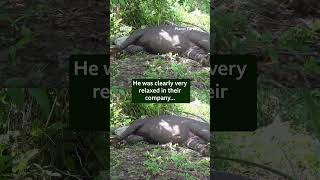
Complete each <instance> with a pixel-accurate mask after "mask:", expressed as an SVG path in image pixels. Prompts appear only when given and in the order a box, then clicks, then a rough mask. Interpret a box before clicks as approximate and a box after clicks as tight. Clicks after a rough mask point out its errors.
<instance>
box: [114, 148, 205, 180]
mask: <svg viewBox="0 0 320 180" xmlns="http://www.w3.org/2000/svg"><path fill="white" fill-rule="evenodd" d="M110 157H111V159H110V167H111V169H110V172H111V179H113V180H116V179H209V175H210V168H209V167H210V160H209V158H208V157H202V156H201V155H200V154H199V153H198V152H195V151H193V150H190V149H187V148H183V147H179V146H174V145H172V144H165V145H150V144H145V143H137V144H134V145H122V146H121V147H117V148H116V147H111V148H110Z"/></svg>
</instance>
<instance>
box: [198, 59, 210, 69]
mask: <svg viewBox="0 0 320 180" xmlns="http://www.w3.org/2000/svg"><path fill="white" fill-rule="evenodd" d="M200 63H201V65H202V66H206V67H209V66H210V60H209V59H208V58H203V59H201V60H200Z"/></svg>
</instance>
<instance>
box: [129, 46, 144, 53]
mask: <svg viewBox="0 0 320 180" xmlns="http://www.w3.org/2000/svg"><path fill="white" fill-rule="evenodd" d="M124 50H125V51H126V52H128V53H132V54H134V53H137V52H142V51H144V48H143V47H142V46H137V45H129V46H128V47H127V48H125V49H124Z"/></svg>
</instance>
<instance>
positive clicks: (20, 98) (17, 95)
mask: <svg viewBox="0 0 320 180" xmlns="http://www.w3.org/2000/svg"><path fill="white" fill-rule="evenodd" d="M7 93H8V95H9V97H10V99H11V100H12V102H13V103H14V104H16V105H17V106H21V105H22V104H23V103H24V99H25V97H26V94H25V92H24V89H23V88H8V89H7Z"/></svg>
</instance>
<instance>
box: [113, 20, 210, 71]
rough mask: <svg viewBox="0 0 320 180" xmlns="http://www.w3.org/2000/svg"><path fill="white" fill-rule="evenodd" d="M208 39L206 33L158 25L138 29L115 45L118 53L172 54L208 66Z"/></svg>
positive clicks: (118, 40) (119, 39)
mask: <svg viewBox="0 0 320 180" xmlns="http://www.w3.org/2000/svg"><path fill="white" fill-rule="evenodd" d="M209 39H210V35H209V33H207V32H202V31H198V30H195V29H192V28H188V27H181V26H175V25H160V26H152V27H147V28H144V29H138V30H136V31H134V32H133V33H132V34H130V35H129V36H128V37H121V38H118V39H116V40H115V44H116V45H117V46H118V48H119V50H120V51H122V50H125V51H127V52H129V53H135V52H139V51H146V52H149V53H151V54H165V53H169V52H172V53H177V54H179V55H180V56H183V57H187V58H190V59H193V60H195V61H198V62H200V63H201V64H202V65H204V66H209V55H208V54H209V51H210V42H209Z"/></svg>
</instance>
